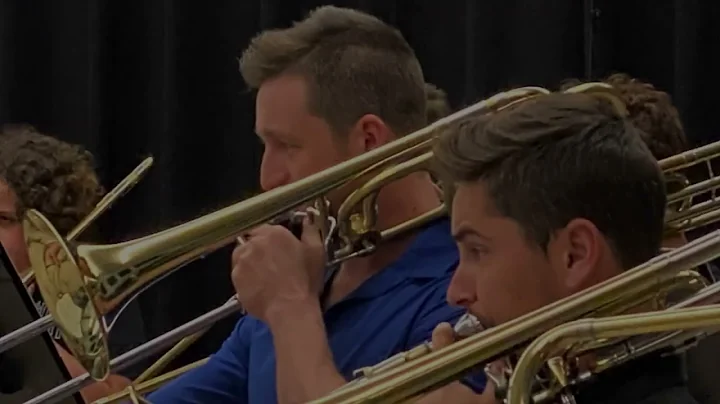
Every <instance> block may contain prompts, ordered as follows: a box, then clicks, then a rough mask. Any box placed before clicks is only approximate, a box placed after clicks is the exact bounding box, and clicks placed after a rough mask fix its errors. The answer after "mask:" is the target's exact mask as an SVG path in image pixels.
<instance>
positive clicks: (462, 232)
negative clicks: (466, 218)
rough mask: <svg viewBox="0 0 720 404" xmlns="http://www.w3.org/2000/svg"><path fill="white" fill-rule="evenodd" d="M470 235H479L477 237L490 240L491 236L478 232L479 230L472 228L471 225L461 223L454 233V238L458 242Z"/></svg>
mask: <svg viewBox="0 0 720 404" xmlns="http://www.w3.org/2000/svg"><path fill="white" fill-rule="evenodd" d="M468 237H477V238H481V239H483V240H486V241H488V240H490V238H489V237H487V236H485V235H482V234H480V233H478V232H477V231H475V230H474V229H472V228H471V227H468V226H465V225H460V228H459V229H458V230H457V231H456V232H454V233H453V238H454V239H455V241H456V242H458V243H459V242H461V241H463V240H465V239H466V238H468Z"/></svg>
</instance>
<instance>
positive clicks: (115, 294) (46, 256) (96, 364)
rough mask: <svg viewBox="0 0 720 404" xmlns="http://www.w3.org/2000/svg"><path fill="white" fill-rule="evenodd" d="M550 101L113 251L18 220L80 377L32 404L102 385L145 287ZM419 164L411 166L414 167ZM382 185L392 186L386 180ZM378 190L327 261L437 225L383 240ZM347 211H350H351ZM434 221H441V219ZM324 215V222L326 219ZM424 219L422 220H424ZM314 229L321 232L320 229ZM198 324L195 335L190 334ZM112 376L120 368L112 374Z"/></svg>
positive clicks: (363, 195)
mask: <svg viewBox="0 0 720 404" xmlns="http://www.w3.org/2000/svg"><path fill="white" fill-rule="evenodd" d="M586 87H587V91H588V92H591V91H594V90H596V91H608V89H609V88H610V86H608V85H605V84H598V85H597V87H592V86H586ZM547 93H549V92H548V91H547V90H545V89H543V88H539V87H523V88H518V89H514V90H511V91H508V92H505V93H500V94H497V95H495V96H493V97H490V98H488V99H486V100H484V101H481V102H479V103H476V104H474V105H472V106H470V107H467V108H465V109H463V110H461V111H458V112H456V113H454V114H452V115H450V116H447V117H445V118H443V119H440V120H438V121H436V122H434V123H433V124H431V125H429V126H427V127H425V128H423V129H421V130H419V131H416V132H414V133H412V134H409V135H406V136H404V137H402V138H399V139H397V140H395V141H393V142H391V143H389V144H387V145H384V146H382V147H380V148H377V149H375V150H373V151H370V152H368V153H365V154H363V155H361V156H358V157H356V158H353V159H351V160H348V161H345V162H343V163H341V164H339V165H337V166H334V167H332V168H330V169H327V170H325V171H322V172H320V173H317V174H315V175H312V176H309V177H306V178H304V179H302V180H300V181H298V182H295V183H293V184H289V185H286V186H283V187H281V188H277V189H274V190H271V191H268V192H266V193H263V194H261V195H259V196H256V197H253V198H250V199H247V200H245V201H242V202H239V203H236V204H234V205H231V206H228V207H226V208H224V209H220V210H218V211H215V212H214V213H211V214H208V215H206V216H203V217H200V218H198V219H195V220H192V221H190V222H187V223H185V224H183V225H180V226H176V227H174V228H171V229H168V230H165V231H161V232H159V233H156V234H153V235H149V236H146V237H142V238H139V239H135V240H131V241H127V242H124V243H118V244H112V245H99V246H98V245H94V246H93V245H85V244H80V245H76V246H74V247H73V248H72V249H71V248H70V247H69V246H68V245H67V244H66V243H65V241H64V240H63V239H62V237H61V236H60V235H59V234H58V233H57V232H56V231H55V230H54V228H53V227H52V225H51V224H50V223H49V222H48V221H47V219H45V218H44V217H43V216H42V214H40V213H39V212H37V211H29V212H27V214H26V217H25V220H24V230H25V237H26V243H27V245H28V249H29V251H30V257H31V262H32V264H33V268H34V270H35V273H36V277H37V283H38V286H39V289H40V292H41V293H42V294H43V297H44V298H45V299H47V306H48V308H49V310H50V311H51V315H52V318H53V319H55V321H56V323H57V324H58V328H59V329H60V331H61V332H62V334H63V338H64V340H65V342H66V345H67V347H68V348H69V350H70V351H71V353H72V354H73V355H74V356H75V357H76V358H77V359H78V361H79V362H80V363H81V364H82V365H83V366H84V367H85V369H86V370H88V374H87V375H86V376H84V377H80V378H76V379H75V380H72V381H70V382H68V383H65V384H63V385H61V386H58V387H57V388H55V389H53V390H50V391H48V392H46V393H45V394H43V395H41V396H38V397H36V399H35V400H33V401H32V402H42V403H48V402H55V401H54V400H57V399H61V398H63V397H66V396H67V395H69V394H72V393H73V392H74V391H76V390H77V389H79V388H82V386H84V385H85V384H87V383H89V382H90V379H91V378H92V379H95V380H102V379H103V378H105V377H106V376H107V374H108V373H109V370H110V364H111V363H110V358H109V354H108V349H107V343H106V334H107V330H106V329H105V328H104V327H103V324H102V322H101V321H100V317H101V316H102V315H103V314H104V313H106V312H107V311H108V310H111V309H112V308H113V307H115V306H116V305H117V304H119V302H121V301H123V300H124V299H128V298H131V297H134V296H135V295H137V294H138V293H140V292H142V290H144V289H145V288H147V287H148V286H150V284H152V283H154V282H155V281H157V280H159V279H161V278H162V277H164V276H166V275H168V274H170V273H171V271H174V270H176V269H177V268H178V267H180V266H182V265H184V264H186V263H188V262H190V261H192V260H194V259H197V258H200V257H202V256H204V255H205V254H208V253H210V252H212V251H214V250H216V249H217V248H220V247H221V246H223V245H226V244H228V243H232V242H233V241H234V240H235V237H236V236H237V234H238V233H241V232H242V231H244V230H246V229H249V228H252V227H254V226H256V225H259V224H262V223H266V222H268V221H270V220H273V219H274V218H277V217H279V216H280V215H282V214H284V213H286V212H288V211H291V210H293V209H295V208H297V207H298V206H301V205H305V204H307V203H308V202H312V201H315V202H318V201H319V202H320V203H318V204H317V206H320V207H322V206H325V203H324V202H325V201H324V200H322V196H323V195H325V194H326V193H328V192H330V191H332V190H334V189H337V188H340V187H344V186H348V185H352V184H354V183H358V182H361V181H362V180H363V179H366V178H373V176H374V175H378V174H377V173H380V174H381V175H382V173H383V172H385V170H388V169H392V168H397V167H400V168H403V167H405V169H407V168H408V166H409V165H408V164H407V161H408V160H412V162H413V163H420V162H425V163H427V162H428V161H429V159H428V158H427V157H428V153H427V152H428V151H429V150H430V147H431V146H432V143H433V140H434V138H435V137H436V136H437V135H438V132H439V131H440V130H442V129H444V128H445V127H447V126H448V125H450V124H453V123H455V122H456V121H458V120H460V119H462V118H465V117H467V116H471V115H474V114H479V113H485V112H488V111H492V110H496V109H498V108H503V107H508V106H510V105H513V104H514V103H515V102H519V101H521V100H525V99H528V98H532V97H536V96H539V95H543V94H547ZM418 157H420V158H418ZM387 179H391V178H390V177H387ZM381 185H382V184H379V183H377V182H374V181H372V180H371V181H370V182H369V183H368V184H367V186H365V187H363V186H361V187H359V188H358V189H356V190H355V191H354V192H353V193H351V194H350V196H349V198H348V199H347V200H346V201H345V204H343V205H342V206H340V207H339V208H338V210H337V212H338V214H337V221H336V223H337V227H336V234H335V236H336V237H337V240H338V241H339V243H340V248H338V249H337V250H335V251H332V254H331V256H332V258H334V260H335V261H337V260H344V259H348V258H352V257H355V256H358V255H364V254H368V253H371V252H372V251H373V250H374V246H375V245H376V244H377V243H378V242H381V241H382V238H383V237H391V236H393V235H397V234H400V233H401V232H403V231H406V230H408V229H410V228H413V227H415V226H417V225H419V224H421V221H422V220H427V219H428V218H431V217H433V216H434V215H438V214H439V213H438V211H435V212H428V213H427V214H425V215H423V216H421V218H420V219H419V220H414V221H411V222H408V223H403V224H400V225H398V226H396V227H394V228H391V229H387V230H385V231H383V232H379V231H377V230H376V226H375V217H376V216H375V213H376V212H375V211H374V207H373V206H372V203H368V202H364V201H366V200H368V199H370V200H372V198H373V197H374V194H375V193H376V192H377V189H378V187H379V186H381ZM355 204H359V205H360V206H356V207H355V208H351V207H352V206H354V205H355ZM440 212H441V211H440ZM325 213H327V212H325ZM423 218H424V219H423ZM325 219H326V220H322V222H327V221H328V220H327V218H325ZM238 309H239V307H238V304H237V302H236V301H232V302H230V303H228V304H226V305H224V306H222V307H220V308H219V309H216V310H215V311H212V312H210V313H207V315H206V316H201V317H199V318H198V319H195V320H193V321H191V322H190V323H187V324H186V325H185V326H181V327H179V328H177V329H175V330H173V331H171V332H170V333H167V334H164V335H162V336H160V337H158V338H156V339H155V340H153V341H151V342H149V343H147V344H144V345H143V346H141V347H138V348H136V349H134V350H132V351H130V352H128V353H126V354H124V355H121V356H119V357H117V358H115V359H114V360H113V361H112V364H113V365H115V366H116V367H114V369H121V368H122V367H123V366H127V365H128V364H129V363H134V362H135V361H136V360H137V358H138V357H140V356H142V357H144V356H147V355H148V354H153V353H155V352H157V350H158V349H163V348H165V347H167V344H168V341H171V342H169V344H172V343H174V342H176V341H177V339H180V338H182V337H184V336H187V335H191V334H194V333H197V332H199V331H201V330H203V329H204V328H205V327H207V326H208V325H209V324H212V323H214V322H215V321H218V320H219V319H221V318H224V317H225V316H227V315H229V314H231V313H234V312H235V311H237V310H238ZM198 324H200V325H198ZM117 366H119V368H117Z"/></svg>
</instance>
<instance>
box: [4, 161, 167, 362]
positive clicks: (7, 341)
mask: <svg viewBox="0 0 720 404" xmlns="http://www.w3.org/2000/svg"><path fill="white" fill-rule="evenodd" d="M153 162H154V160H153V158H152V157H147V158H146V159H144V160H143V161H142V162H141V163H140V164H139V165H138V166H137V167H135V169H134V170H133V171H132V172H131V173H130V174H128V175H127V176H126V177H125V178H124V179H123V180H122V181H120V182H119V183H118V184H117V185H116V186H115V188H113V189H112V190H110V192H108V193H106V194H105V196H103V198H102V199H101V200H100V202H98V203H97V205H95V207H94V208H93V210H92V211H91V212H90V213H89V214H88V215H87V216H86V217H85V218H83V220H82V221H80V223H78V224H77V226H75V227H74V228H73V229H72V230H70V232H69V233H68V234H67V238H66V239H67V240H68V241H69V242H72V241H73V240H75V238H76V237H78V236H79V235H80V234H81V233H82V232H84V231H85V230H87V228H88V227H90V225H91V224H92V223H93V222H95V220H97V218H98V217H100V215H102V214H103V213H105V211H107V210H108V209H110V207H111V206H112V205H113V204H114V203H115V202H116V201H117V200H118V199H120V198H121V197H122V196H124V195H125V194H127V193H128V192H129V191H130V190H131V189H132V188H133V187H135V185H137V184H138V183H139V182H140V180H142V178H143V177H144V176H145V174H146V173H147V171H148V170H149V169H150V167H152V165H153ZM22 282H23V285H24V286H25V288H29V287H30V286H32V285H33V284H35V271H33V270H32V269H31V270H30V271H29V272H28V274H27V275H25V276H24V277H23V279H22ZM53 324H54V320H53V318H52V316H51V315H46V316H44V317H42V318H41V319H39V320H36V321H33V322H32V323H30V324H27V325H25V326H23V327H21V328H19V329H17V330H15V331H13V332H11V333H9V334H6V335H4V336H2V337H0V353H2V352H5V351H7V350H9V349H12V348H13V347H15V346H17V345H18V344H21V343H22V342H24V341H27V340H28V339H30V338H33V337H36V336H38V335H40V334H41V333H43V332H45V331H47V330H48V329H50V328H51V327H52V326H53Z"/></svg>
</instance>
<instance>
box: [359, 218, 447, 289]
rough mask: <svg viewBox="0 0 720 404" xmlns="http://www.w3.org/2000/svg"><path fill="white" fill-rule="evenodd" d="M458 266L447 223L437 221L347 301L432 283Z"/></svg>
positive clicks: (428, 226) (426, 226) (428, 225)
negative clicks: (403, 285)
mask: <svg viewBox="0 0 720 404" xmlns="http://www.w3.org/2000/svg"><path fill="white" fill-rule="evenodd" d="M457 263H458V252H457V247H456V245H455V241H454V240H453V238H452V235H451V233H450V221H449V220H448V219H447V218H443V219H438V220H435V221H433V222H431V223H428V224H426V225H425V226H424V227H422V228H421V229H420V233H419V234H418V235H417V236H416V237H415V240H413V242H412V243H411V244H410V246H409V247H408V248H407V249H406V250H405V252H404V253H403V254H402V255H401V256H400V258H399V259H397V260H396V261H395V262H394V263H392V264H390V265H389V266H387V267H386V268H385V269H383V270H382V271H380V272H378V273H376V274H375V275H373V276H372V277H370V279H368V280H367V281H365V283H363V284H362V285H360V287H359V288H358V289H356V290H355V291H354V292H353V293H351V294H350V295H349V296H348V298H347V299H345V300H350V299H355V298H373V297H377V296H380V295H382V294H383V293H385V292H387V291H388V290H390V289H392V288H394V287H396V286H397V285H399V284H400V283H402V282H404V281H407V280H410V281H413V282H414V281H417V282H422V281H432V280H434V279H440V278H445V277H447V276H448V275H449V274H451V273H452V272H453V271H454V270H455V267H456V266H457Z"/></svg>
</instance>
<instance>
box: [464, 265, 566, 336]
mask: <svg viewBox="0 0 720 404" xmlns="http://www.w3.org/2000/svg"><path fill="white" fill-rule="evenodd" d="M547 266H548V264H547V261H546V260H545V259H544V258H541V257H537V256H536V255H534V254H530V255H521V254H512V255H504V256H502V258H500V257H497V258H494V259H493V261H492V270H489V271H486V274H485V275H484V276H483V277H482V279H480V278H479V279H478V285H477V287H478V290H482V291H484V293H483V294H482V295H481V296H478V304H482V305H483V306H485V307H486V310H487V311H488V312H489V317H490V318H491V319H492V321H493V322H495V323H497V324H501V323H505V322H507V321H510V320H513V319H515V318H517V317H520V316H522V315H523V314H526V313H529V312H531V311H533V310H536V309H538V308H540V307H543V306H545V305H546V304H549V303H551V302H552V301H553V297H552V296H553V295H554V287H553V286H552V285H553V282H552V280H551V279H550V277H549V273H548V268H547Z"/></svg>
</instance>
